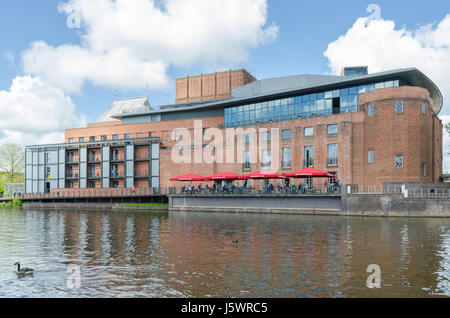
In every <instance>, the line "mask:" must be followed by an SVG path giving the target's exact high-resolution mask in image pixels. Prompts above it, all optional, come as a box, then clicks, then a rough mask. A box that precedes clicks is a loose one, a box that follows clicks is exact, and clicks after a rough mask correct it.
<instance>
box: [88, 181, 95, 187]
mask: <svg viewBox="0 0 450 318" xmlns="http://www.w3.org/2000/svg"><path fill="white" fill-rule="evenodd" d="M89 188H91V189H95V181H89Z"/></svg>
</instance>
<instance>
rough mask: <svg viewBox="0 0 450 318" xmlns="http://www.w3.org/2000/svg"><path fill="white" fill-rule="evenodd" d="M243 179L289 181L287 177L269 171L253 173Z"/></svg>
mask: <svg viewBox="0 0 450 318" xmlns="http://www.w3.org/2000/svg"><path fill="white" fill-rule="evenodd" d="M243 178H245V179H287V177H285V176H283V175H282V174H279V173H276V172H272V171H269V170H262V171H257V172H252V173H249V174H247V175H245V176H244V177H243Z"/></svg>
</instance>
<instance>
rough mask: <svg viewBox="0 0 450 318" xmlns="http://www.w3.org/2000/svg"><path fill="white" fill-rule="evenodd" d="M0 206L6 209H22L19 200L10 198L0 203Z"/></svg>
mask: <svg viewBox="0 0 450 318" xmlns="http://www.w3.org/2000/svg"><path fill="white" fill-rule="evenodd" d="M0 208H7V209H22V208H23V203H22V201H20V200H12V201H6V202H2V203H0Z"/></svg>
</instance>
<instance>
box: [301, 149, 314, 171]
mask: <svg viewBox="0 0 450 318" xmlns="http://www.w3.org/2000/svg"><path fill="white" fill-rule="evenodd" d="M303 166H304V167H305V168H308V167H314V146H305V151H304V163H303Z"/></svg>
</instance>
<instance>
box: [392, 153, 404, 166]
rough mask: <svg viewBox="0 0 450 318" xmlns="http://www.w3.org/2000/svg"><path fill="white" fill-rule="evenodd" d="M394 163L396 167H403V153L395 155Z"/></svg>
mask: <svg viewBox="0 0 450 318" xmlns="http://www.w3.org/2000/svg"><path fill="white" fill-rule="evenodd" d="M394 165H395V167H396V168H403V155H395V157H394Z"/></svg>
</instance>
